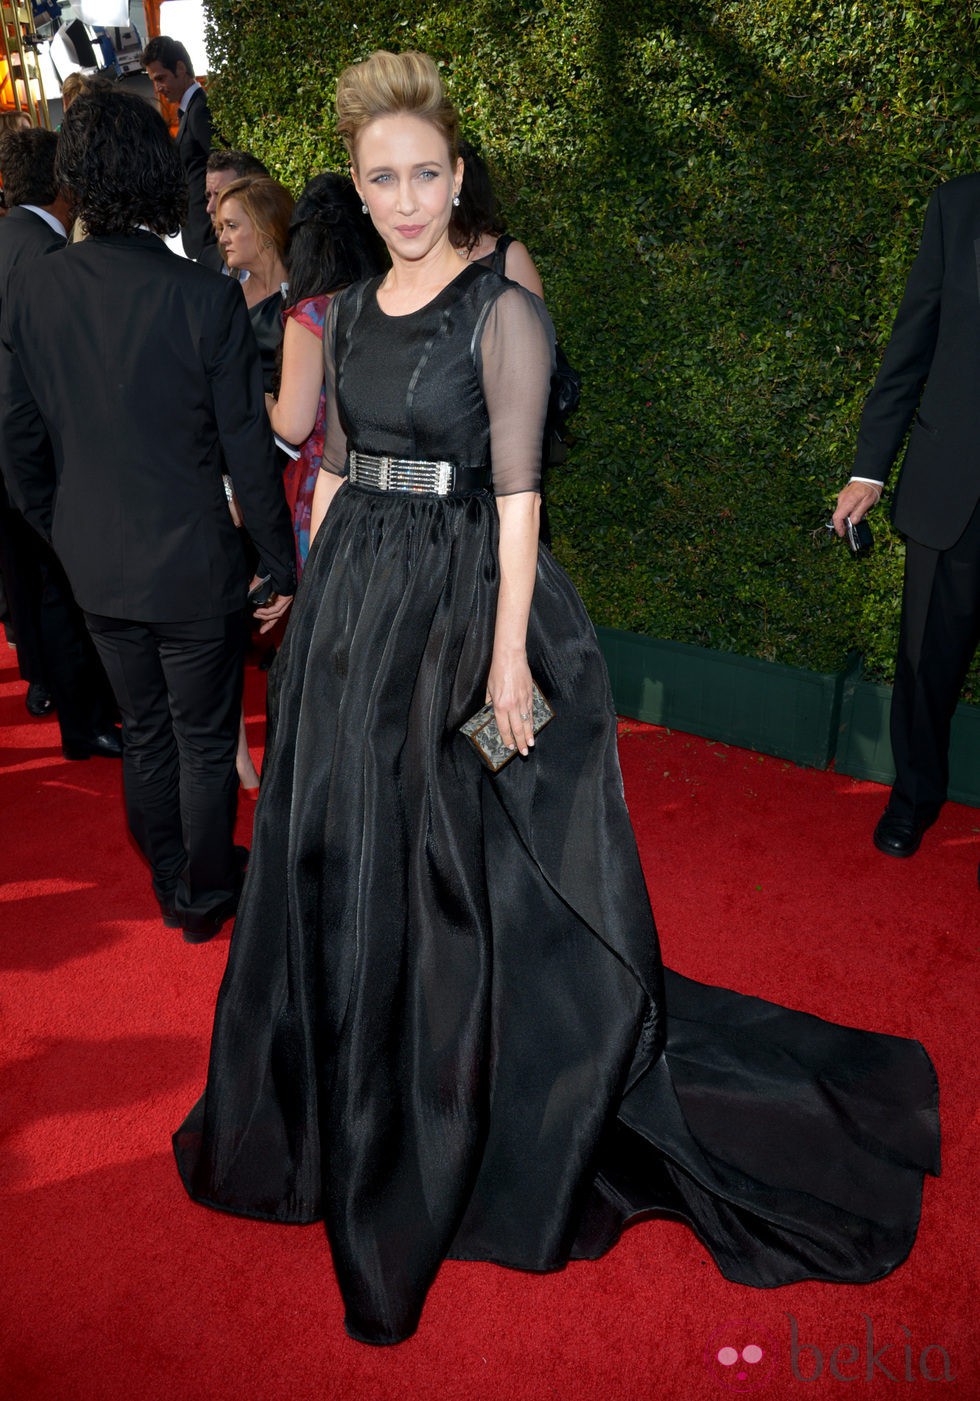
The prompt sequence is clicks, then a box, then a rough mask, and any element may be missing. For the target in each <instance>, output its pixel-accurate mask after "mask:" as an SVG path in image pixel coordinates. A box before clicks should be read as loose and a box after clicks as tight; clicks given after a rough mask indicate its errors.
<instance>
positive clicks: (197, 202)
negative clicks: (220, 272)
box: [177, 88, 214, 258]
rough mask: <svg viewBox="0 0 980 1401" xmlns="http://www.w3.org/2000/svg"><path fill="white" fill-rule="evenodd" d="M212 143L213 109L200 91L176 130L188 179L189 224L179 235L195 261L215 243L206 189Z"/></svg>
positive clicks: (181, 158)
mask: <svg viewBox="0 0 980 1401" xmlns="http://www.w3.org/2000/svg"><path fill="white" fill-rule="evenodd" d="M213 140H214V128H213V126H212V124H211V110H210V108H209V107H208V99H207V97H206V96H205V93H204V89H203V88H201V89H199V90H198V91H197V92H196V93H195V94H194V96H193V97H192V98H191V100H190V102H189V103H188V104H187V111H186V112H182V113H181V116H180V122H179V125H178V127H177V151H178V154H179V155H180V163H181V165H182V166H183V167H184V175H185V176H186V178H187V222H186V223H185V224H184V227H183V228H182V229H181V231H180V232H181V238H182V240H183V244H184V252H185V253H186V254H187V256H188V258H196V257H197V256H198V254H199V253H200V251H201V249H202V248H204V247H205V245H206V244H208V243H213V242H214V229H213V227H212V225H211V218H210V215H209V214H208V212H207V208H206V205H207V193H206V191H205V188H204V180H205V176H206V175H207V163H208V156H209V155H210V154H211V143H212V141H213Z"/></svg>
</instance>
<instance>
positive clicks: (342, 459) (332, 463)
mask: <svg viewBox="0 0 980 1401" xmlns="http://www.w3.org/2000/svg"><path fill="white" fill-rule="evenodd" d="M338 301H339V297H333V298H331V301H330V305H329V306H328V307H327V313H326V316H325V317H324V318H323V392H324V417H323V459H322V461H321V462H320V469H321V471H324V472H332V473H333V474H334V476H335V477H346V476H347V434H346V433H345V432H344V427H343V424H342V423H341V421H340V412H339V410H338V408H337V362H336V355H335V350H334V342H335V340H336V334H337V302H338Z"/></svg>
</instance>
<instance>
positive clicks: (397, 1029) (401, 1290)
mask: <svg viewBox="0 0 980 1401" xmlns="http://www.w3.org/2000/svg"><path fill="white" fill-rule="evenodd" d="M496 546H497V515H496V510H495V507H494V504H493V501H492V498H490V497H489V496H487V495H485V494H478V495H475V496H471V497H468V498H460V499H456V498H437V497H430V496H422V497H419V496H411V495H407V496H406V495H400V494H396V493H375V492H370V491H366V490H364V489H361V488H357V487H351V486H349V485H346V486H344V487H343V488H342V490H341V491H340V492H339V494H338V495H337V497H336V498H335V501H334V503H333V505H332V506H331V508H330V511H329V513H328V516H327V520H326V523H325V526H324V527H323V529H321V531H320V533H319V536H318V537H317V539H316V541H315V543H314V546H313V549H312V551H311V554H310V558H309V561H308V563H307V567H306V570H305V573H304V577H303V581H302V585H301V589H300V592H299V595H298V597H297V600H296V603H295V605H294V614H293V617H292V619H291V622H290V626H289V629H288V633H287V638H286V642H285V645H284V648H283V651H282V653H281V655H280V658H279V661H278V663H277V671H276V676H275V689H276V691H277V694H276V696H275V699H274V712H275V733H274V737H273V740H272V743H271V746H270V750H269V754H268V757H267V761H266V765H265V769H264V773H263V783H262V795H261V798H260V801H259V805H258V810H257V813H256V824H255V836H254V844H253V849H252V858H251V865H250V868H249V872H248V879H247V882H246V887H245V891H244V895H243V900H242V904H241V908H240V911H239V915H238V919H237V922H236V925H235V930H234V935H233V938H232V943H231V950H230V955H229V961H228V967H227V971H226V974H225V978H224V982H223V984H222V988H221V993H220V996H219V1000H218V1006H217V1012H216V1017H215V1025H214V1037H213V1042H212V1048H211V1060H210V1066H209V1071H208V1080H207V1088H206V1092H205V1094H204V1096H203V1097H202V1099H201V1100H200V1101H199V1103H198V1104H197V1105H196V1106H195V1108H194V1109H193V1110H192V1111H191V1113H190V1115H189V1116H188V1118H187V1120H186V1122H185V1123H184V1124H183V1126H182V1127H181V1128H180V1130H179V1131H178V1132H177V1134H176V1135H175V1138H174V1144H175V1151H176V1155H177V1160H178V1164H179V1167H180V1171H181V1174H182V1176H183V1180H184V1182H185V1185H186V1186H187V1189H188V1191H189V1192H190V1193H191V1195H192V1196H193V1197H194V1198H196V1199H197V1200H198V1201H200V1202H202V1203H205V1204H207V1205H208V1206H212V1207H216V1208H219V1209H222V1210H226V1211H232V1212H237V1213H240V1214H243V1215H247V1216H253V1217H262V1218H267V1219H269V1220H272V1221H280V1222H310V1221H314V1220H318V1219H323V1220H324V1222H325V1224H326V1230H327V1234H328V1237H329V1242H330V1247H331V1251H332V1256H333V1261H334V1266H335V1269H336V1272H337V1276H338V1280H339V1283H340V1287H341V1291H342V1293H343V1297H344V1301H345V1306H346V1326H347V1329H348V1332H349V1333H350V1334H351V1335H352V1336H353V1337H355V1338H358V1339H360V1340H362V1341H366V1342H372V1343H392V1342H397V1341H399V1340H401V1339H403V1338H405V1337H407V1336H408V1335H410V1334H411V1333H412V1332H413V1330H414V1329H415V1327H416V1326H417V1323H418V1320H419V1316H420V1312H421V1309H422V1305H423V1302H424V1299H425V1294H426V1290H427V1289H428V1287H429V1285H430V1283H431V1281H432V1279H433V1277H434V1275H435V1273H436V1271H437V1270H438V1268H439V1265H440V1263H441V1261H442V1260H443V1259H445V1258H447V1257H449V1258H455V1259H466V1260H488V1261H494V1262H496V1263H498V1264H501V1265H507V1266H512V1267H516V1268H519V1269H525V1270H552V1269H556V1268H559V1267H561V1266H562V1265H563V1264H565V1262H566V1261H568V1260H569V1259H570V1258H575V1257H577V1258H582V1257H588V1258H592V1257H595V1256H598V1255H600V1254H601V1253H602V1252H603V1251H605V1250H607V1249H608V1248H609V1247H610V1246H611V1245H612V1244H613V1243H614V1241H615V1240H616V1238H617V1236H618V1235H619V1234H620V1232H621V1231H622V1229H623V1228H624V1226H626V1225H627V1224H628V1223H629V1222H630V1221H631V1220H633V1219H635V1218H637V1217H638V1216H640V1215H641V1214H643V1215H645V1214H648V1213H658V1214H669V1215H671V1216H676V1217H681V1218H683V1219H684V1220H686V1221H688V1222H689V1223H690V1224H691V1226H692V1227H693V1228H694V1230H695V1231H696V1232H697V1234H698V1236H699V1237H700V1239H701V1240H702V1241H703V1242H704V1244H705V1245H706V1246H707V1248H708V1249H709V1250H710V1251H711V1253H712V1255H713V1256H714V1258H715V1260H716V1261H717V1263H718V1265H719V1267H720V1269H721V1270H722V1272H723V1273H724V1274H725V1276H726V1277H727V1278H729V1279H732V1280H735V1281H738V1282H741V1283H744V1284H750V1285H757V1286H764V1287H765V1286H772V1285H778V1284H783V1283H787V1282H790V1281H795V1280H802V1279H810V1278H815V1279H825V1280H838V1281H847V1282H851V1283H853V1282H858V1281H864V1280H872V1279H875V1278H878V1277H879V1276H881V1275H883V1274H885V1273H887V1272H888V1271H889V1270H891V1269H893V1268H894V1267H895V1266H896V1265H898V1264H899V1263H900V1262H901V1261H902V1260H903V1259H904V1258H905V1256H906V1254H907V1253H908V1251H909V1249H910V1248H911V1245H912V1241H913V1239H914V1236H915V1232H916V1228H917V1224H918V1217H919V1210H920V1199H921V1189H922V1175H923V1173H924V1172H935V1171H938V1117H937V1090H936V1081H935V1076H934V1073H933V1069H932V1066H931V1064H930V1062H929V1059H928V1057H927V1056H926V1054H925V1052H924V1051H923V1049H922V1047H921V1046H920V1045H919V1044H918V1043H917V1042H913V1041H907V1040H902V1039H899V1038H895V1037H891V1036H881V1035H875V1034H872V1033H868V1032H863V1031H855V1030H850V1029H848V1028H844V1027H839V1026H835V1025H832V1024H829V1023H827V1022H823V1021H820V1020H818V1019H817V1018H814V1017H811V1016H807V1015H804V1014H800V1013H797V1012H792V1011H788V1010H785V1009H783V1008H781V1007H777V1006H774V1005H772V1004H770V1003H766V1002H761V1001H758V1000H756V999H755V998H751V997H743V996H739V995H737V994H735V993H731V992H726V991H723V990H721V989H718V988H713V987H705V986H702V985H700V984H697V983H694V982H691V981H689V980H688V979H686V978H682V977H678V976H676V975H673V974H671V973H669V972H668V973H666V974H665V973H664V971H663V969H662V966H661V962H660V956H659V951H658V946H657V939H656V933H655V930H654V924H653V919H652V916H651V913H650V907H649V902H648V897H647V892H646V888H645V885H644V881H643V876H642V873H641V870H640V865H639V860H638V857H637V852H636V846H635V841H634V838H633V833H632V829H631V827H630V822H629V817H628V814H627V811H626V806H625V803H624V800H623V790H622V781H621V777H620V771H619V764H618V758H617V751H616V723H615V715H614V712H613V707H612V702H611V696H610V692H609V686H608V680H607V676H606V671H605V667H604V665H603V662H602V659H601V656H600V654H599V651H598V648H597V644H596V639H595V634H594V631H593V628H592V626H591V624H590V622H589V620H588V617H587V616H586V614H585V612H584V610H583V607H582V604H581V602H580V600H579V599H578V596H577V594H576V593H575V590H574V588H573V587H572V585H571V583H570V581H569V580H568V579H567V577H566V576H565V574H564V573H563V572H562V570H561V569H560V568H559V566H558V565H557V564H556V563H555V561H554V560H553V558H552V556H551V555H550V554H549V553H548V552H547V551H545V550H542V551H541V553H540V558H539V564H538V573H537V583H536V589H535V594H534V600H533V607H532V615H531V622H530V628H529V634H528V657H529V661H530V665H531V670H532V673H533V675H534V677H535V680H536V681H537V682H538V684H539V685H540V687H541V689H542V691H543V692H544V694H545V695H546V696H547V697H548V698H549V699H550V700H551V701H552V703H553V705H554V708H555V711H556V715H557V718H556V719H555V720H554V721H553V722H552V723H551V724H550V725H549V726H548V727H547V728H546V729H545V730H544V731H543V732H542V734H541V735H540V737H539V740H538V743H537V745H536V747H535V749H534V750H533V752H532V754H531V755H530V757H529V758H528V759H527V760H523V759H521V758H520V757H519V756H518V757H517V758H516V759H515V760H513V762H512V763H510V764H509V765H508V766H507V767H506V768H505V769H504V770H502V771H501V772H500V774H499V775H497V776H496V777H493V776H491V775H490V774H489V773H488V772H487V771H485V770H484V769H483V767H482V765H481V763H480V761H479V759H478V757H477V756H476V754H475V753H474V752H473V750H472V749H471V748H470V746H469V745H468V743H467V742H466V740H465V739H463V738H462V737H461V736H459V735H458V733H457V730H458V727H459V726H460V725H461V724H462V723H463V721H465V720H466V719H467V718H468V717H469V716H470V715H471V714H472V713H473V712H474V711H475V710H476V709H477V708H478V707H479V706H480V705H481V704H482V703H483V700H484V689H483V688H484V685H485V678H486V673H487V668H488V664H489V657H490V652H491V646H492V637H493V624H494V607H495V599H496V589H497V563H496V560H497V550H496Z"/></svg>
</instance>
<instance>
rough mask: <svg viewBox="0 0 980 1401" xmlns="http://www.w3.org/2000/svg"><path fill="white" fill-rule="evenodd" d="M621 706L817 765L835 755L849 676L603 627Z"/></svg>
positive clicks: (655, 720) (635, 715) (629, 712)
mask: <svg viewBox="0 0 980 1401" xmlns="http://www.w3.org/2000/svg"><path fill="white" fill-rule="evenodd" d="M596 631H597V633H598V636H599V645H600V647H601V648H602V652H603V655H604V656H605V659H606V665H607V666H608V668H609V677H610V680H611V682H612V689H613V698H614V700H615V704H616V710H617V711H618V713H619V714H620V715H626V716H629V717H631V718H632V719H635V720H646V721H647V722H648V723H650V724H653V725H666V726H668V727H669V728H671V729H675V730H684V731H685V732H686V733H688V734H694V735H704V736H706V737H707V738H708V739H718V740H722V741H723V742H724V743H725V744H737V745H739V746H741V747H742V748H744V749H754V750H757V751H759V752H760V753H762V754H773V755H775V756H776V757H777V758H780V759H791V760H792V761H793V762H794V763H796V764H804V765H807V766H809V767H811V768H820V769H823V768H826V767H827V765H828V764H829V763H830V761H831V759H832V758H833V756H834V751H835V748H836V744H837V730H838V725H839V719H840V709H841V699H842V695H843V689H844V680H845V676H846V675H848V674H849V673H845V672H843V671H842V672H837V673H834V674H830V675H828V674H825V673H823V672H817V671H803V670H800V669H798V668H796V667H790V666H780V665H778V664H777V663H775V662H763V661H759V660H757V659H756V658H754V657H739V656H736V655H735V654H734V653H731V652H713V651H711V650H709V649H708V648H704V647H690V646H687V645H686V644H685V643H682V642H661V641H659V640H658V639H656V638H652V637H643V636H641V635H640V634H639V633H635V632H620V631H618V630H617V629H615V628H604V627H600V628H597V629H596Z"/></svg>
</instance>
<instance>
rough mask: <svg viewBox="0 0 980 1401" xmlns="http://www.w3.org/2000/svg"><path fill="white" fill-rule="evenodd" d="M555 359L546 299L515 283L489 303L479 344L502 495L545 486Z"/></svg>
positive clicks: (492, 449) (479, 367)
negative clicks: (544, 449)
mask: <svg viewBox="0 0 980 1401" xmlns="http://www.w3.org/2000/svg"><path fill="white" fill-rule="evenodd" d="M554 363H555V332H554V328H553V327H552V324H551V319H550V317H549V316H548V313H547V310H546V309H545V305H544V302H543V301H542V300H541V299H540V297H535V296H534V295H533V294H532V293H530V292H526V291H525V290H524V288H523V287H518V286H517V285H516V284H512V285H511V286H509V287H508V288H507V290H506V291H504V292H502V293H501V294H500V296H499V297H498V298H497V299H496V301H495V302H494V303H493V305H492V307H491V308H490V310H489V312H488V314H487V318H486V322H485V324H484V327H483V330H482V333H481V335H480V340H479V345H478V349H477V370H478V373H479V376H480V383H481V385H482V388H483V395H484V398H485V399H486V402H487V412H488V413H489V415H490V460H491V462H492V464H493V489H494V493H495V495H497V496H512V495H514V494H516V493H517V492H520V491H537V490H538V489H539V488H540V485H541V446H542V441H543V438H544V423H545V416H546V414H547V411H548V395H549V393H550V390H551V375H552V371H553V369H554Z"/></svg>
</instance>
